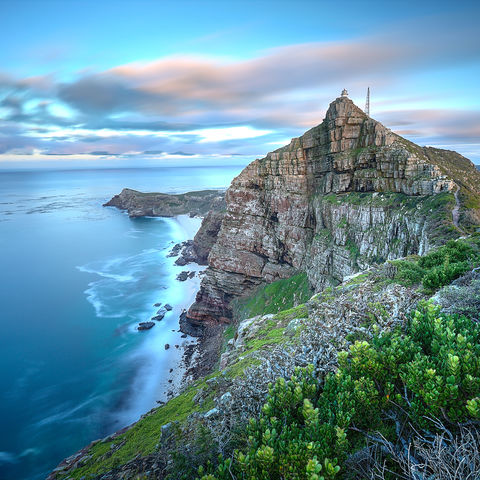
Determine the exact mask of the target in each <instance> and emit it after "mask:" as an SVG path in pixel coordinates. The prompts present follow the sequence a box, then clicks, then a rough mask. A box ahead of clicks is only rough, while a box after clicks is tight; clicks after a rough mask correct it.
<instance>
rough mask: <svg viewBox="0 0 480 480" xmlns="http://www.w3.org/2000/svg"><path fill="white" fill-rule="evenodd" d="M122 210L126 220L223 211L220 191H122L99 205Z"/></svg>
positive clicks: (127, 189)
mask: <svg viewBox="0 0 480 480" xmlns="http://www.w3.org/2000/svg"><path fill="white" fill-rule="evenodd" d="M103 206H104V207H117V208H119V209H120V210H126V211H127V212H128V215H129V216H130V217H145V216H149V217H174V216H176V215H183V214H190V215H191V216H194V215H202V216H203V215H206V214H207V213H208V212H209V211H210V210H215V211H222V210H224V209H225V196H224V193H223V192H222V191H220V190H201V191H198V192H187V193H181V194H176V195H174V194H167V193H143V192H138V191H137V190H132V189H130V188H124V189H123V190H122V191H121V193H120V194H119V195H115V196H114V197H113V198H112V199H111V200H109V201H108V202H107V203H105V204H104V205H103Z"/></svg>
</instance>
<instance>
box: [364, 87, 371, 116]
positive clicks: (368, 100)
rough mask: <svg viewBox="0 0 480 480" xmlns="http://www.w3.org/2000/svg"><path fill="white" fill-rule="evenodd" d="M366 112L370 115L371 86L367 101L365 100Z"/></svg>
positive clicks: (368, 90)
mask: <svg viewBox="0 0 480 480" xmlns="http://www.w3.org/2000/svg"><path fill="white" fill-rule="evenodd" d="M365 113H366V114H367V115H368V116H370V87H368V88H367V101H366V102H365Z"/></svg>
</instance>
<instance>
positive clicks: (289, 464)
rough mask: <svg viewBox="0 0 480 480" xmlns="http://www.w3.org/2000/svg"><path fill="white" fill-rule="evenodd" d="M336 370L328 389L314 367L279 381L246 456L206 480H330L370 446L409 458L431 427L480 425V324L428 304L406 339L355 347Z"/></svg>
mask: <svg viewBox="0 0 480 480" xmlns="http://www.w3.org/2000/svg"><path fill="white" fill-rule="evenodd" d="M338 363H339V368H338V370H337V372H336V373H335V374H330V375H328V376H327V377H326V378H325V380H324V381H323V380H322V379H321V378H317V377H316V376H315V375H314V373H313V371H314V370H313V368H312V367H307V368H305V369H297V370H296V372H295V375H294V376H292V378H291V379H290V380H288V381H286V380H284V379H279V380H278V381H277V382H276V384H275V385H274V386H272V387H270V390H269V395H268V398H267V402H266V404H265V406H264V407H263V410H262V413H261V415H260V417H259V418H258V419H255V420H251V421H250V424H249V427H248V429H247V431H246V432H245V438H246V441H247V448H246V449H244V450H243V451H239V450H238V451H236V452H235V453H234V455H233V456H232V458H228V459H225V460H222V461H221V462H220V463H219V465H218V466H217V467H216V468H213V466H212V465H209V466H207V470H204V469H203V468H202V469H201V470H200V473H201V474H202V475H203V474H205V475H204V476H203V477H202V480H217V479H222V480H226V479H231V478H244V479H278V480H280V479H284V478H295V479H305V480H307V479H308V480H320V479H322V478H323V479H333V478H336V477H338V476H341V475H342V471H341V466H342V465H343V464H344V461H345V459H346V458H347V455H349V454H353V453H354V452H355V451H358V450H360V449H362V448H363V447H364V446H365V444H366V441H367V439H368V441H370V442H372V441H373V442H377V443H381V444H382V445H383V447H384V450H389V449H391V450H392V451H395V452H397V453H398V452H402V451H404V452H405V453H404V455H407V456H408V455H409V448H407V447H408V445H409V444H410V443H411V442H412V438H413V437H414V436H415V435H416V436H418V435H419V432H420V433H421V432H426V431H427V430H432V431H434V430H435V425H439V423H438V421H437V423H436V424H435V423H434V424H433V426H432V419H440V420H441V422H443V425H447V426H449V427H450V428H452V429H455V428H458V427H457V426H458V424H459V422H465V421H466V420H468V419H477V418H480V325H479V324H477V323H475V322H472V321H471V320H470V319H469V318H467V317H460V316H456V315H445V314H442V313H440V308H439V307H438V306H435V305H433V304H432V303H428V304H423V305H421V307H420V308H419V309H418V310H417V311H415V313H414V314H413V315H412V317H411V319H410V322H409V324H408V327H407V331H406V332H405V333H403V332H401V331H400V330H396V331H393V332H384V333H377V334H376V335H375V336H374V337H373V339H372V341H371V342H370V343H369V342H366V341H361V342H356V343H355V344H353V345H351V346H350V350H349V351H348V352H341V353H340V354H339V356H338ZM405 446H407V447H405ZM402 449H403V450H402ZM398 454H399V455H402V453H398ZM398 465H399V463H398V462H397V466H398ZM394 478H395V477H394Z"/></svg>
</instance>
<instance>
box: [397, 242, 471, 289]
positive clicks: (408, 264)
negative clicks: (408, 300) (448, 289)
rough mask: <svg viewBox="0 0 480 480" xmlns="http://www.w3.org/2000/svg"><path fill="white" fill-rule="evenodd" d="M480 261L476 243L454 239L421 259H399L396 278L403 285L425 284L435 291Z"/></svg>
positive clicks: (426, 287)
mask: <svg viewBox="0 0 480 480" xmlns="http://www.w3.org/2000/svg"><path fill="white" fill-rule="evenodd" d="M479 263H480V252H479V251H478V246H477V244H476V243H473V244H472V243H468V242H466V241H463V240H457V241H454V240H450V241H448V242H447V243H446V244H445V245H444V246H443V247H440V248H437V249H436V250H433V251H431V252H429V253H427V254H426V255H424V256H423V257H420V258H419V259H418V260H416V261H415V260H399V261H397V262H395V265H396V267H397V273H396V275H395V279H396V281H398V282H399V283H401V284H403V285H414V284H416V283H422V285H423V287H424V289H425V290H426V291H427V292H433V291H435V290H437V289H438V288H440V287H443V286H445V285H448V284H450V283H451V282H452V281H453V280H455V279H456V278H458V277H460V276H461V275H463V274H464V273H465V272H467V271H469V270H471V269H472V268H473V267H475V266H477V265H478V264H479Z"/></svg>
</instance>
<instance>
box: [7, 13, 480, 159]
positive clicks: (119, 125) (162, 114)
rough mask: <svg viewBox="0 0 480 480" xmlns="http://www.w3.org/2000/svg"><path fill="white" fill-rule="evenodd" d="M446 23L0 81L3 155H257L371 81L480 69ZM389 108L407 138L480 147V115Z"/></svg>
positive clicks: (478, 55) (389, 119)
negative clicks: (229, 55)
mask: <svg viewBox="0 0 480 480" xmlns="http://www.w3.org/2000/svg"><path fill="white" fill-rule="evenodd" d="M442 21H443V22H444V23H441V22H442ZM447 26H448V24H447V23H446V20H445V19H443V20H441V21H438V22H437V23H435V22H430V24H429V27H428V28H424V29H422V28H421V24H420V23H413V24H409V25H403V26H399V27H398V28H396V29H395V30H392V31H391V32H387V33H385V32H384V33H381V34H377V35H372V36H368V37H362V38H355V39H351V40H348V41H342V42H321V43H307V44H297V45H290V46H284V47H279V48H274V49H271V50H268V51H265V52H263V53H262V54H259V55H257V56H256V57H254V58H250V59H242V60H230V61H229V60H226V59H225V58H216V57H208V56H200V55H176V56H166V57H162V58H159V59H157V60H155V61H150V62H135V63H129V64H125V65H119V66H116V67H114V68H110V69H108V70H103V71H89V72H83V73H79V74H78V75H77V76H76V78H74V79H73V80H71V81H68V82H66V81H59V80H56V78H55V75H53V74H52V75H46V76H39V77H30V78H24V79H15V78H13V77H12V76H11V75H8V74H6V73H4V74H1V73H0V153H3V154H7V153H10V154H13V153H15V152H19V151H41V152H44V153H59V152H60V153H62V152H63V154H67V153H70V154H80V153H83V154H89V155H100V154H104V153H105V152H108V153H109V154H122V153H125V152H139V154H140V155H150V154H149V153H146V152H152V151H153V152H158V151H161V152H188V153H193V154H205V153H221V152H227V153H231V152H237V153H248V154H259V155H261V154H263V153H266V151H268V150H269V149H270V148H271V146H272V145H275V146H277V145H278V144H279V142H280V141H283V139H285V138H288V137H290V136H294V135H298V134H299V133H301V132H302V131H303V130H304V129H306V128H308V127H310V126H313V125H315V124H317V123H319V122H320V121H321V119H322V118H323V114H324V110H325V109H326V107H327V104H328V102H329V101H330V100H331V99H332V97H333V96H335V95H336V94H338V92H339V90H340V89H341V88H343V87H344V86H347V87H349V88H351V89H353V90H355V89H358V90H360V89H361V90H362V91H363V89H364V87H365V86H366V85H367V82H369V81H371V80H372V79H378V78H381V82H380V81H377V82H375V84H376V85H377V88H383V89H384V90H385V91H388V89H389V88H390V91H392V86H394V85H398V83H399V81H400V79H401V78H403V77H402V76H405V75H411V74H412V73H413V72H418V71H428V70H429V69H432V68H440V67H442V66H444V65H445V64H448V65H450V66H451V65H460V64H469V63H472V62H473V63H475V62H478V60H479V59H480V40H479V37H478V33H477V27H476V25H474V22H473V20H472V21H466V22H465V23H464V24H463V25H462V28H461V29H455V35H451V34H449V33H448V32H449V30H448V29H447V28H446V27H447ZM434 27H435V28H434ZM415 102H420V103H421V97H420V96H417V97H416V100H415ZM390 105H391V103H390ZM390 105H389V104H387V103H386V104H384V105H382V104H381V103H379V104H378V105H377V112H376V113H378V115H377V116H378V119H379V120H381V121H383V122H384V123H385V124H386V125H388V126H390V127H392V128H393V129H394V130H396V131H397V132H398V133H400V134H404V135H406V136H408V137H411V138H412V139H420V140H424V141H425V142H437V143H442V144H445V143H448V142H451V143H452V145H454V144H455V143H456V142H464V143H468V142H471V143H472V144H474V143H477V144H478V139H479V138H480V113H479V111H477V110H458V109H457V110H447V109H445V108H437V109H435V108H428V109H427V108H421V106H419V107H418V108H411V109H396V110H393V109H392V108H391V106H390ZM92 144H95V148H93V149H92Z"/></svg>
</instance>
